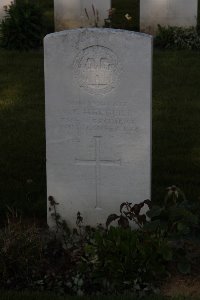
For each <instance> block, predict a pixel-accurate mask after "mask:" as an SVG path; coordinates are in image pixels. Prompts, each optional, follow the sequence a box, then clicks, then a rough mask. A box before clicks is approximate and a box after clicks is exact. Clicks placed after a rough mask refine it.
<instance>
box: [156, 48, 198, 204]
mask: <svg viewBox="0 0 200 300" xmlns="http://www.w3.org/2000/svg"><path fill="white" fill-rule="evenodd" d="M199 80H200V56H199V53H198V52H190V51H163V52H162V51H156V52H155V54H154V76H153V199H156V200H159V201H162V199H163V197H162V196H161V195H162V193H163V191H164V188H165V187H167V186H170V185H172V184H175V185H177V186H179V187H180V188H181V189H182V190H183V191H185V193H186V196H187V197H188V198H189V199H190V200H192V201H194V200H197V198H198V196H200V185H199V170H200V127H199V125H198V123H199V115H200V101H199V100H200V98H199V97H200V96H199V95H200V85H199Z"/></svg>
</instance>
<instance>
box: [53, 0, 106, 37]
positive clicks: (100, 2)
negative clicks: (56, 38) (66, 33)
mask: <svg viewBox="0 0 200 300" xmlns="http://www.w3.org/2000/svg"><path fill="white" fill-rule="evenodd" d="M110 7H111V4H110V0H54V17H55V30H56V31H60V30H64V29H72V28H81V27H95V26H96V25H98V27H103V26H104V23H105V22H104V20H105V19H107V18H108V13H109V9H110Z"/></svg>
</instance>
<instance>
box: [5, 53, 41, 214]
mask: <svg viewBox="0 0 200 300" xmlns="http://www.w3.org/2000/svg"><path fill="white" fill-rule="evenodd" d="M0 70H1V76H0V129H1V130H0V131H1V138H0V173H1V174H0V200H1V201H0V213H3V212H4V211H5V207H6V205H9V206H16V207H17V208H19V209H22V210H24V211H25V212H26V213H27V214H28V215H31V216H33V215H34V214H37V216H38V217H44V216H45V211H46V208H45V206H46V203H45V197H46V196H45V131H44V89H43V85H44V83H43V77H44V76H43V56H42V54H41V52H35V53H34V52H32V53H21V54H19V53H17V52H6V51H0Z"/></svg>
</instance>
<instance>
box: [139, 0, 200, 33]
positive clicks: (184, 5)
mask: <svg viewBox="0 0 200 300" xmlns="http://www.w3.org/2000/svg"><path fill="white" fill-rule="evenodd" d="M197 9H198V0H140V31H142V32H148V33H153V34H155V33H156V30H157V26H158V24H160V25H161V26H168V25H169V26H180V27H190V26H196V25H197Z"/></svg>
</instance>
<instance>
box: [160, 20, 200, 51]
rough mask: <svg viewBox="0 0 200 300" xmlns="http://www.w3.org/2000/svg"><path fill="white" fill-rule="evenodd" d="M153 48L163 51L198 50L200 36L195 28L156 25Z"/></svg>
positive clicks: (199, 48)
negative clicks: (162, 49)
mask: <svg viewBox="0 0 200 300" xmlns="http://www.w3.org/2000/svg"><path fill="white" fill-rule="evenodd" d="M155 46H157V47H159V48H164V49H189V50H200V34H199V31H198V30H197V29H196V28H195V27H189V28H184V27H175V26H160V25H158V31H157V35H156V37H155Z"/></svg>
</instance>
